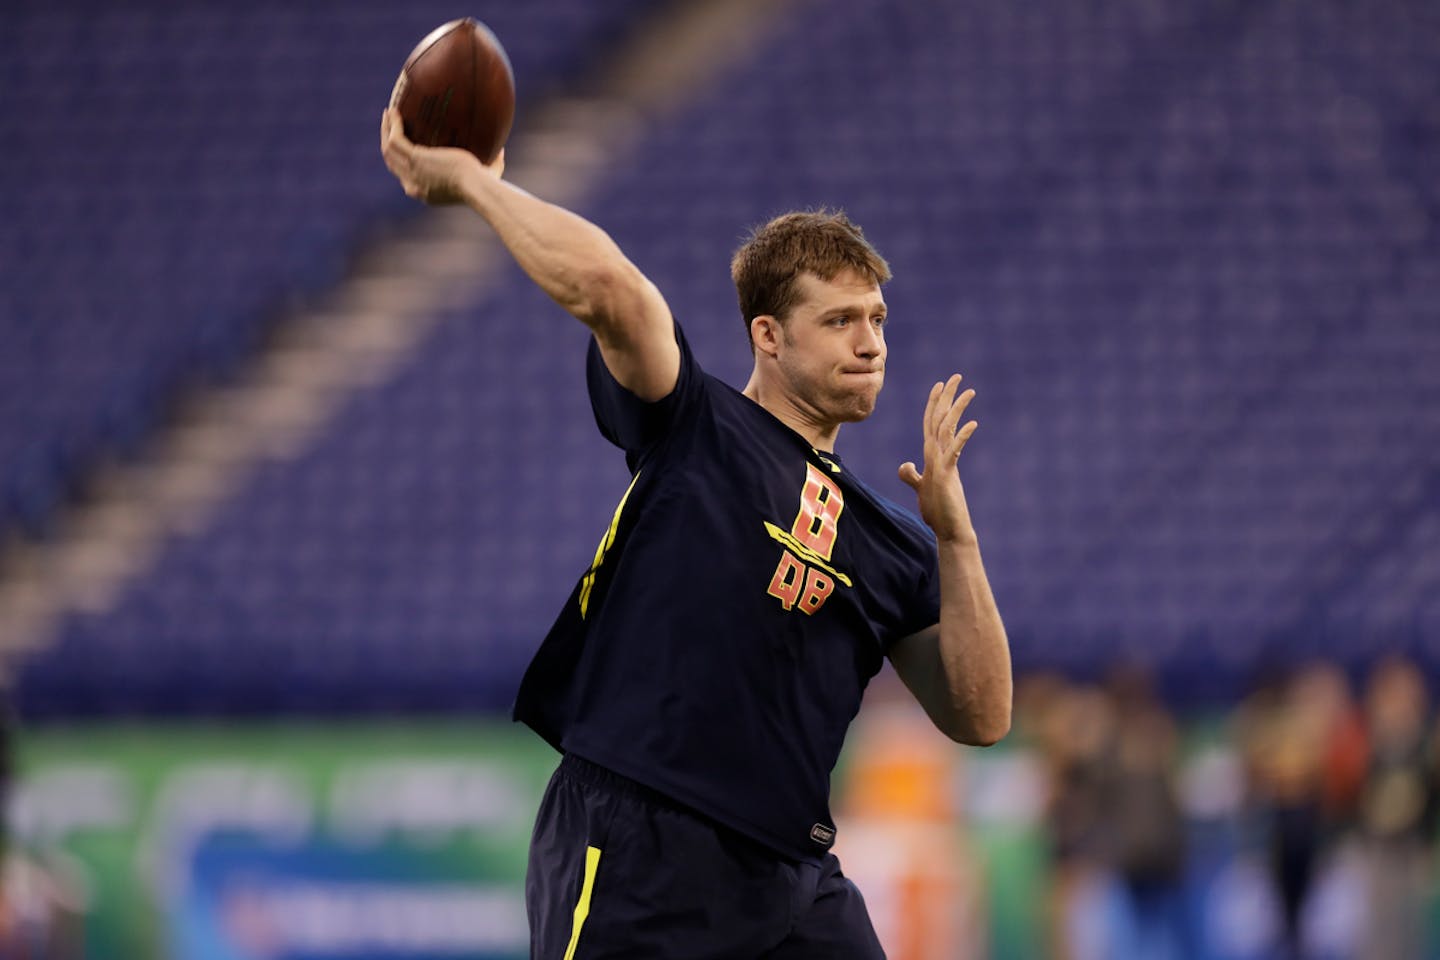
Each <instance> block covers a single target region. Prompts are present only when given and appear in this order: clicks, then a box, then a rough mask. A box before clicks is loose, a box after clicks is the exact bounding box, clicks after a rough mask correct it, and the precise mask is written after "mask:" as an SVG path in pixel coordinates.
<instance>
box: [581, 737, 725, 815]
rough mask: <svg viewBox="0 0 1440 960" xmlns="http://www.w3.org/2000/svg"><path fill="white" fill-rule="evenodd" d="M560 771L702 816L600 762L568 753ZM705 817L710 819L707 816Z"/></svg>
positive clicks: (596, 785) (604, 787) (659, 804)
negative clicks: (592, 761) (601, 764)
mask: <svg viewBox="0 0 1440 960" xmlns="http://www.w3.org/2000/svg"><path fill="white" fill-rule="evenodd" d="M560 772H561V773H563V774H565V775H566V776H567V777H570V778H571V779H573V780H578V781H579V782H580V783H585V784H589V785H590V786H592V787H599V788H601V789H602V790H609V791H611V792H613V793H623V794H626V795H627V796H631V797H637V798H639V799H641V800H644V801H645V802H647V803H650V804H653V805H655V806H657V807H664V808H666V809H668V810H678V811H680V812H681V813H687V814H689V815H690V816H692V817H695V816H701V814H699V813H698V812H696V811H695V810H692V809H690V808H689V807H687V806H685V804H683V803H681V802H679V801H678V800H675V799H672V798H671V797H667V796H666V795H665V794H663V793H661V792H660V791H659V790H656V789H655V788H654V787H647V786H645V784H643V783H640V782H639V781H636V780H631V779H630V778H629V777H627V776H623V775H622V774H618V773H616V772H615V771H614V770H611V769H610V768H609V767H602V766H600V765H599V764H598V763H591V762H590V761H589V760H586V759H585V758H584V757H579V756H576V755H575V754H573V753H567V754H565V755H564V756H563V757H561V758H560ZM705 819H707V820H708V819H709V818H708V817H706V818H705Z"/></svg>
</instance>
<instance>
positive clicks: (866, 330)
mask: <svg viewBox="0 0 1440 960" xmlns="http://www.w3.org/2000/svg"><path fill="white" fill-rule="evenodd" d="M855 326H856V328H857V329H858V330H859V331H860V332H859V334H858V335H857V336H856V338H855V344H854V347H855V355H856V356H857V357H865V358H867V359H868V358H870V357H879V356H884V354H885V337H884V335H883V334H882V333H881V332H880V328H879V327H877V326H875V324H873V323H857V324H855Z"/></svg>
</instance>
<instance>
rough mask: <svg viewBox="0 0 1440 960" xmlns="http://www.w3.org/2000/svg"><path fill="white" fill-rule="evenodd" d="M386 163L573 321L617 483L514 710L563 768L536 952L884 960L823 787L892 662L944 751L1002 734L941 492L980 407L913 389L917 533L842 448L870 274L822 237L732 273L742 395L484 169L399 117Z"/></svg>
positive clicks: (780, 233) (781, 225)
mask: <svg viewBox="0 0 1440 960" xmlns="http://www.w3.org/2000/svg"><path fill="white" fill-rule="evenodd" d="M381 149H382V153H383V155H384V158H385V162H386V164H387V166H388V167H389V168H390V170H391V172H392V173H394V174H395V176H396V177H397V179H399V180H400V182H401V184H402V185H403V186H404V188H405V191H406V193H407V194H409V195H410V196H412V197H416V198H419V199H423V200H424V201H426V202H429V203H448V204H454V203H465V204H467V205H468V206H470V208H471V209H473V210H474V211H475V212H476V213H478V214H479V215H480V216H481V217H483V218H484V219H485V220H486V222H488V223H489V224H490V226H491V227H493V228H494V230H495V232H496V234H497V235H498V237H499V239H500V240H501V242H503V243H504V244H505V246H506V248H507V249H508V250H509V252H510V253H511V254H512V256H513V257H514V258H515V260H516V261H517V262H518V263H519V265H520V266H521V267H522V268H523V269H524V270H525V271H526V273H527V274H528V275H529V276H530V278H531V279H532V280H534V281H535V282H536V283H537V285H539V286H540V287H541V288H542V289H543V290H544V291H545V292H546V293H547V294H549V295H550V296H551V297H552V298H554V299H555V300H556V302H558V303H559V304H560V305H561V306H563V307H564V308H565V309H566V310H567V311H568V312H570V313H571V314H572V315H573V316H575V317H576V318H577V319H579V320H580V321H581V322H582V323H584V324H585V325H586V327H588V328H589V330H590V331H591V332H592V334H593V339H592V341H591V346H590V351H589V355H588V359H587V367H586V375H587V386H588V387H589V392H590V399H591V405H592V408H593V411H594V414H595V417H596V421H597V423H598V425H599V426H600V429H601V432H602V434H604V435H605V436H606V437H607V439H609V440H610V441H611V442H613V443H614V444H615V445H616V446H619V447H621V448H622V449H623V450H624V451H625V454H626V461H627V464H628V466H629V467H630V469H631V472H632V474H633V479H632V482H631V485H630V488H629V489H628V490H627V491H626V492H625V495H624V496H623V497H622V499H621V501H620V505H619V506H618V507H617V508H616V511H615V515H614V520H613V521H612V524H611V526H610V529H609V531H607V533H606V534H605V537H604V539H603V540H602V542H601V545H600V548H599V550H597V552H596V555H595V561H594V563H593V565H592V566H591V568H590V570H589V571H588V572H587V573H586V574H585V576H584V577H583V578H582V579H581V582H580V584H579V585H577V587H576V589H575V592H574V593H573V594H572V596H571V599H570V600H569V601H568V602H567V603H566V605H565V608H564V609H563V611H562V612H561V615H560V618H559V619H558V620H557V622H556V625H555V626H554V627H553V628H552V630H551V632H550V634H549V635H548V636H547V637H546V638H545V641H544V643H543V644H542V645H541V648H540V650H539V651H538V652H537V654H536V656H535V659H534V660H533V661H532V663H531V666H530V668H529V670H528V671H527V672H526V675H525V679H524V680H523V681H522V683H521V688H520V692H519V694H518V697H517V701H516V710H515V715H516V717H517V719H521V720H523V721H524V722H526V723H528V724H529V725H530V726H531V727H532V728H533V729H535V730H536V731H537V732H538V733H540V735H541V736H542V737H544V738H545V739H546V741H547V742H549V743H550V744H551V745H552V746H555V747H556V748H557V749H559V750H560V751H561V752H562V753H563V755H564V756H563V758H562V760H561V763H560V767H559V769H558V770H557V771H556V773H555V775H554V777H553V778H552V779H551V782H550V786H549V788H548V789H547V791H546V794H545V797H544V799H543V800H542V802H541V807H540V812H539V815H538V817H537V820H536V827H535V832H534V839H533V842H532V844H531V860H530V869H529V872H528V875H527V882H526V905H527V910H528V913H529V917H530V922H531V933H532V941H531V943H532V951H533V952H534V953H535V955H536V956H540V957H546V958H551V957H557V956H561V955H565V956H571V955H574V953H575V951H576V946H577V943H578V944H579V949H580V955H581V956H586V955H589V956H601V955H604V956H635V957H639V956H646V957H666V958H668V957H675V956H681V955H684V956H691V957H717V958H718V957H736V956H759V955H762V954H763V955H766V956H770V957H775V958H777V960H778V958H804V957H817V958H819V957H825V958H839V957H879V956H883V950H882V949H881V947H880V944H879V942H878V940H877V938H876V935H875V931H874V929H873V926H872V924H871V921H870V919H869V917H868V914H867V912H866V908H865V904H864V901H863V899H862V898H861V896H860V894H859V892H858V890H857V889H856V888H855V886H854V884H852V883H851V882H850V881H849V880H848V879H847V878H846V877H845V876H844V874H843V873H841V871H840V867H839V862H838V860H837V859H836V858H835V856H834V854H833V853H831V852H830V848H831V846H832V844H833V843H834V840H835V826H834V823H833V821H832V819H831V815H830V812H829V809H828V807H829V787H830V784H829V777H830V773H831V771H832V770H833V769H834V767H835V764H836V761H837V759H838V757H839V752H840V747H841V744H842V742H843V740H844V735H845V730H846V728H847V727H848V726H849V724H850V721H851V720H852V719H853V717H854V716H855V713H856V711H857V710H858V708H859V706H860V699H861V695H862V693H863V691H864V689H865V686H866V683H867V682H868V681H869V680H870V678H871V677H872V676H874V674H875V673H876V672H877V671H878V670H879V669H880V666H881V664H882V662H883V659H884V658H885V657H887V656H888V658H889V659H890V662H891V663H892V664H893V665H894V667H895V670H896V672H897V673H898V674H899V675H900V677H901V678H902V679H903V680H904V681H905V684H906V686H907V687H908V688H909V689H910V691H911V692H912V693H913V694H914V696H915V697H916V699H917V700H919V702H920V703H921V705H922V706H923V707H924V708H925V711H926V713H927V714H928V715H929V716H930V718H931V720H932V721H933V722H934V723H935V725H936V726H937V727H939V729H941V730H942V731H943V732H945V733H946V734H947V735H948V736H949V737H951V739H953V740H956V741H960V742H967V743H974V744H989V743H993V742H995V741H997V740H999V739H1000V738H1001V737H1002V736H1004V735H1005V733H1006V732H1007V731H1008V729H1009V725H1010V699H1011V676H1010V654H1009V646H1008V641H1007V640H1006V637H1005V632H1004V627H1003V625H1002V623H1001V621H1000V615H999V611H998V610H997V609H996V606H995V601H994V597H993V596H992V594H991V591H990V586H989V582H988V580H987V578H986V575H985V571H984V567H983V565H982V562H981V557H980V552H979V544H978V539H977V538H976V536H975V531H974V528H973V526H972V524H971V520H970V514H969V508H968V506H967V504H966V501H965V495H964V490H963V487H962V486H961V484H960V477H959V473H958V470H957V461H958V459H959V456H960V453H961V450H962V448H963V447H964V445H965V443H966V442H967V441H968V439H969V437H970V436H971V434H972V433H973V431H974V429H975V426H976V424H975V422H974V421H970V422H968V423H964V424H962V423H961V418H962V417H963V415H964V412H965V409H966V407H967V406H968V404H969V402H970V400H971V399H972V398H973V396H974V392H973V391H969V390H967V391H964V392H963V393H962V392H960V389H959V387H960V377H959V376H958V375H954V376H952V377H950V378H949V380H948V381H946V382H945V383H937V384H935V385H934V387H933V388H932V390H931V392H930V399H929V402H928V404H927V407H926V410H925V413H924V415H923V418H922V431H923V448H924V451H925V456H924V465H923V466H924V469H923V472H921V470H919V469H917V467H916V466H915V464H913V463H907V464H904V465H903V466H902V467H901V469H900V477H901V479H902V480H903V481H904V482H906V483H907V484H909V485H910V486H911V487H912V489H914V490H915V492H916V496H917V499H918V503H919V512H920V516H919V518H915V517H914V516H913V514H911V513H910V512H909V511H905V510H902V509H901V508H899V507H896V506H895V505H893V504H890V503H888V502H887V501H884V500H882V499H881V498H879V497H878V495H876V494H875V493H873V491H871V490H870V489H869V488H868V487H867V486H865V485H864V484H862V483H860V482H859V481H858V480H856V479H854V478H853V477H852V476H851V474H850V471H849V470H848V469H847V468H846V467H845V466H844V465H843V464H842V462H841V461H840V458H839V457H838V456H837V455H836V454H835V452H834V451H835V442H836V438H837V436H838V433H839V430H840V427H841V425H842V424H844V423H847V422H855V421H859V420H863V419H865V418H866V417H868V416H869V415H870V413H871V412H872V411H873V409H874V405H875V402H876V399H877V397H878V395H879V392H880V388H881V386H882V385H883V382H884V369H885V358H886V353H887V348H886V345H885V339H884V334H885V326H884V324H885V319H886V306H885V302H884V298H883V297H882V296H881V292H880V286H881V284H882V283H884V282H886V281H888V280H889V279H890V270H889V266H888V265H887V264H886V263H885V261H884V260H883V259H882V258H881V257H880V255H879V254H878V253H877V252H876V251H875V250H874V248H873V247H871V246H870V245H869V243H868V242H867V241H865V240H864V238H863V235H862V233H861V231H860V230H859V228H858V227H856V226H855V225H854V224H852V223H850V221H849V220H848V219H847V218H845V217H844V216H843V214H831V213H826V212H811V213H794V214H789V215H785V216H782V217H778V218H776V219H775V220H772V221H771V222H770V223H768V224H766V225H764V226H763V227H761V228H760V229H758V230H756V231H755V232H754V233H753V234H752V235H751V237H750V238H749V239H748V240H747V241H746V242H745V244H744V245H743V246H742V247H741V248H740V250H739V251H737V253H736V254H735V257H734V259H733V261H732V264H731V274H732V278H733V279H734V280H735V285H736V290H737V293H738V294H739V299H740V306H741V313H742V317H741V319H742V320H743V322H744V324H745V327H746V329H747V332H748V335H749V344H750V348H751V353H752V357H753V361H754V368H753V372H752V374H751V378H750V381H749V383H748V384H747V385H746V387H745V389H744V390H743V391H736V390H734V389H733V388H731V387H729V386H727V385H725V384H723V383H721V382H720V381H718V380H716V379H714V378H713V377H710V376H708V375H707V374H706V373H705V371H704V370H703V369H702V368H701V367H700V365H699V363H698V361H696V359H695V358H694V356H693V355H692V354H691V352H690V349H689V346H688V342H687V341H686V339H685V336H684V334H683V333H682V331H681V328H680V326H679V325H678V324H677V323H676V322H675V319H674V317H673V316H672V315H671V311H670V308H669V306H668V305H667V304H666V302H665V300H664V299H663V297H662V295H661V293H660V291H659V290H657V289H656V288H655V286H654V284H652V283H651V282H650V281H649V280H648V279H647V278H646V277H644V276H643V275H642V274H641V273H640V271H639V270H638V269H637V268H636V267H635V266H634V264H632V263H631V262H630V261H629V260H628V259H627V258H626V257H625V255H624V254H623V253H622V252H621V251H620V250H619V248H618V247H616V245H615V243H614V241H613V240H611V238H610V237H609V236H608V235H607V234H605V233H604V232H603V231H602V230H600V229H599V228H598V227H596V226H595V225H593V224H591V223H589V222H588V221H586V220H584V219H582V218H581V217H578V216H576V215H575V214H573V213H571V212H569V211H567V210H564V209H561V208H560V207H557V206H554V205H553V204H549V203H546V202H544V201H542V200H540V199H538V198H536V197H533V196H531V195H530V194H528V193H526V192H525V191H523V190H520V189H518V188H516V187H513V186H511V185H510V184H508V183H506V182H505V181H504V180H502V179H501V176H500V175H501V173H502V170H503V153H502V155H501V158H500V159H497V161H496V162H495V163H494V164H492V165H491V166H489V167H487V166H484V165H482V164H481V163H480V161H479V160H478V159H477V158H476V157H475V156H474V155H473V154H470V153H467V152H465V151H462V150H457V149H444V148H439V149H437V148H425V147H420V146H416V145H415V144H412V143H411V142H410V141H409V140H408V139H407V138H406V137H405V135H404V132H403V127H402V123H401V121H400V119H399V115H398V113H396V112H395V111H394V110H389V111H386V113H385V115H384V117H383V119H382V126H381ZM545 348H546V344H545V343H544V342H543V341H541V340H537V342H536V349H545ZM582 468H583V466H582V465H574V464H567V463H565V462H564V460H563V459H559V460H557V463H556V469H572V470H573V469H582ZM797 501H798V503H799V512H798V513H797V512H796V503H797ZM791 517H794V518H795V519H794V520H793V521H792V520H791V519H790V518H791ZM762 521H763V522H762ZM772 521H773V522H772ZM782 524H783V525H784V526H782ZM777 558H778V561H779V562H778V564H777ZM767 582H768V589H767V586H766V584H767Z"/></svg>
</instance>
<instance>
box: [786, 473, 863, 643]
mask: <svg viewBox="0 0 1440 960" xmlns="http://www.w3.org/2000/svg"><path fill="white" fill-rule="evenodd" d="M844 509H845V497H844V495H843V494H841V492H840V487H839V486H837V485H836V483H835V482H834V481H833V480H831V479H830V478H829V477H827V476H825V474H824V473H822V472H821V471H820V470H819V468H817V467H816V466H815V465H814V464H813V463H807V464H806V465H805V485H804V487H802V488H801V490H800V512H799V513H797V514H796V515H795V522H794V523H793V524H791V525H790V529H789V531H788V532H787V531H785V530H782V529H780V528H779V527H777V526H776V525H775V524H773V523H769V522H766V524H765V531H766V532H767V533H768V534H770V536H771V537H772V538H773V539H775V540H778V541H779V542H780V543H781V544H782V545H783V546H784V548H785V549H784V551H783V552H782V553H781V554H780V562H779V563H778V564H776V565H775V575H774V576H772V577H771V578H770V588H769V590H767V591H766V592H767V593H769V594H770V596H772V597H774V598H776V599H777V600H779V601H780V604H781V606H783V607H784V608H785V609H786V610H793V609H795V608H796V607H799V608H800V611H801V612H802V613H804V614H806V615H813V614H815V613H816V612H817V611H818V610H819V609H820V608H821V607H823V606H824V605H825V601H826V600H827V599H829V597H830V594H831V593H832V592H833V591H834V590H835V583H836V581H839V582H840V583H843V584H844V585H845V586H847V587H848V586H851V581H850V578H849V577H847V576H846V575H845V574H843V573H841V572H840V571H839V570H836V569H835V568H834V567H832V566H831V565H830V555H831V553H833V552H834V550H835V537H836V536H837V535H838V534H839V532H840V527H839V520H840V513H841V512H842V511H843V510H844Z"/></svg>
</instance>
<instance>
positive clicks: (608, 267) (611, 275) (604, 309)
mask: <svg viewBox="0 0 1440 960" xmlns="http://www.w3.org/2000/svg"><path fill="white" fill-rule="evenodd" d="M649 283H650V281H649V280H647V279H646V278H645V275H644V274H642V273H641V272H640V271H639V270H638V269H636V267H635V266H634V265H633V264H631V263H630V262H628V261H622V262H619V263H597V264H592V265H590V266H588V267H587V268H586V269H585V270H584V272H583V273H581V274H580V275H579V276H577V277H576V278H575V283H574V284H573V286H572V288H571V295H570V296H569V297H567V298H566V301H567V302H564V304H563V305H564V307H565V308H566V309H567V310H569V311H570V312H571V313H572V314H574V315H575V316H576V317H578V318H579V319H580V321H581V322H582V323H584V324H585V325H586V326H587V327H589V328H590V329H592V330H594V331H595V332H596V333H615V332H618V331H616V330H614V329H613V328H615V327H617V326H619V325H623V324H625V323H626V322H628V321H629V320H631V319H632V318H635V317H636V316H637V315H638V314H639V312H640V305H641V304H642V302H643V300H644V296H645V290H646V287H647V285H648V284H649Z"/></svg>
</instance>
